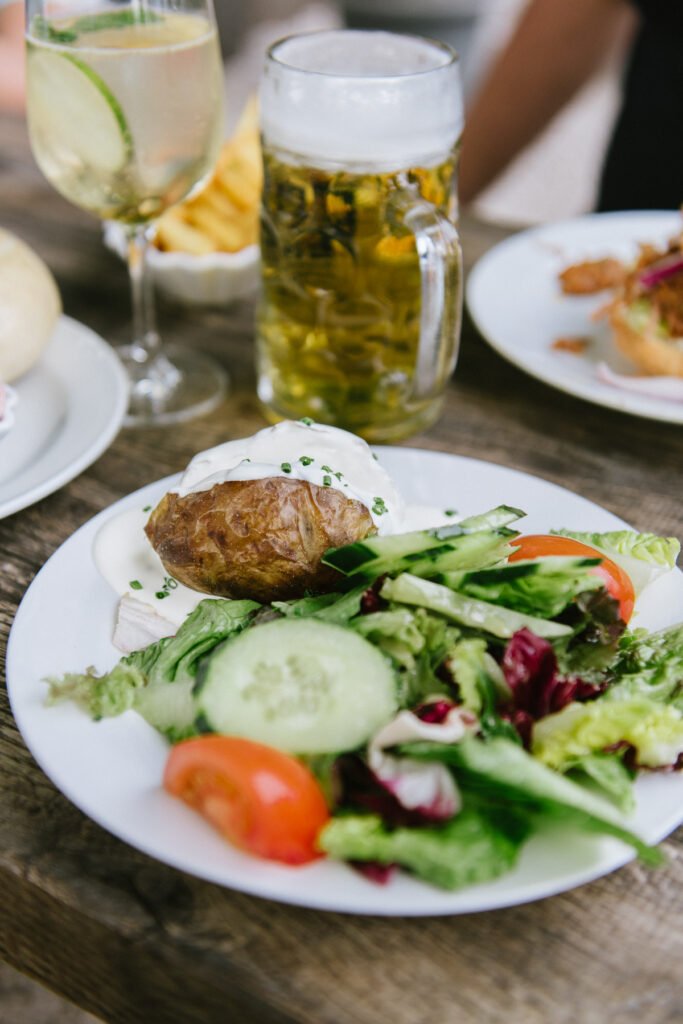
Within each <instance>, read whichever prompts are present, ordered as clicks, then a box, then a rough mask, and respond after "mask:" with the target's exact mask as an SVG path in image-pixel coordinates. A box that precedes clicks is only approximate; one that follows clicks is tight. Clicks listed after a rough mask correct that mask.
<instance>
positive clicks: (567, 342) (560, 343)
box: [552, 336, 591, 356]
mask: <svg viewBox="0 0 683 1024" xmlns="http://www.w3.org/2000/svg"><path fill="white" fill-rule="evenodd" d="M590 343H591V339H590V338H584V337H580V336H577V337H566V338H556V339H555V341H554V342H553V344H552V347H553V348H554V349H555V351H556V352H571V353H572V354H573V355H577V356H578V355H582V354H583V353H584V352H585V351H586V349H587V348H588V346H589V345H590Z"/></svg>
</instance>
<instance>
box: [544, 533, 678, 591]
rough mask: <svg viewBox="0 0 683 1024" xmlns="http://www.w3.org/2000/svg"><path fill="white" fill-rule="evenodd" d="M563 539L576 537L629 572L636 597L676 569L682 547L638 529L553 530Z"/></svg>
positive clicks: (671, 539)
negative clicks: (590, 531) (665, 574)
mask: <svg viewBox="0 0 683 1024" xmlns="http://www.w3.org/2000/svg"><path fill="white" fill-rule="evenodd" d="M552 532H553V533H554V534H556V535H557V536H560V537H573V538H574V540H579V541H581V542H582V543H583V544H589V545H590V546H591V547H593V548H597V549H598V551H601V552H602V553H603V555H607V557H608V558H611V559H612V561H613V562H616V563H617V565H619V566H621V568H622V569H623V570H624V571H625V572H626V573H628V575H629V576H630V578H631V582H632V583H633V589H634V590H635V592H636V596H637V595H638V594H640V593H642V591H643V590H644V589H645V587H646V586H647V585H648V584H649V583H652V581H653V580H655V579H657V577H658V576H661V575H663V573H665V572H668V571H669V569H673V567H674V566H675V564H676V559H677V558H678V555H679V552H680V550H681V545H680V543H679V541H678V540H676V538H675V537H658V536H657V535H656V534H654V533H637V532H636V531H635V530H610V531H608V532H607V533H576V532H573V531H571V530H553V531H552Z"/></svg>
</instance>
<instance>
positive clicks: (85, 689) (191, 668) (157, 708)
mask: <svg viewBox="0 0 683 1024" xmlns="http://www.w3.org/2000/svg"><path fill="white" fill-rule="evenodd" d="M260 607H261V606H260V605H259V604H257V602H256V601H222V600H206V601H201V602H200V603H199V604H198V605H197V607H196V608H195V610H194V611H193V612H192V613H191V614H190V615H188V617H187V618H186V619H185V621H184V622H183V624H182V625H181V626H180V628H179V629H178V632H177V633H176V635H175V636H173V637H164V638H163V639H162V640H157V641H155V643H153V644H150V645H149V647H145V648H143V650H140V651H133V653H132V654H128V655H126V656H125V657H124V658H121V660H120V661H119V662H118V664H116V665H115V666H114V668H113V669H112V670H111V672H106V673H105V674H104V675H102V676H98V675H97V674H96V672H95V671H94V669H88V671H87V672H85V673H82V674H75V673H68V674H67V675H65V676H62V678H61V679H48V680H47V682H48V684H49V691H48V697H47V703H48V704H55V703H58V702H60V701H65V700H70V701H74V702H75V703H77V704H79V705H80V706H81V707H82V708H83V709H84V710H85V711H86V712H87V713H88V714H89V715H90V716H91V718H94V719H96V720H97V719H101V718H109V717H113V716H116V715H120V714H122V713H123V712H124V711H128V710H129V709H130V708H134V709H135V710H136V711H138V712H139V713H140V714H141V715H142V716H143V718H146V719H147V721H148V722H149V723H150V725H153V726H154V727H155V728H156V729H159V731H161V732H163V733H164V734H165V735H167V736H168V737H169V738H170V739H172V740H174V741H175V740H178V739H180V738H182V737H184V736H187V735H191V734H192V733H193V732H194V728H193V724H194V718H195V708H194V702H193V699H192V689H193V687H194V683H195V677H196V674H197V668H198V666H199V663H200V661H201V660H202V659H203V658H204V657H205V656H206V655H207V654H208V653H209V652H210V651H212V650H213V649H214V647H216V646H217V645H218V644H219V643H222V642H223V641H224V640H227V639H229V638H230V637H231V636H233V635H234V634H235V633H239V632H240V631H241V630H242V629H244V628H245V627H246V626H247V625H249V623H250V622H251V620H252V618H253V616H254V614H255V613H256V612H257V611H258V609H259V608H260ZM169 684H170V685H169Z"/></svg>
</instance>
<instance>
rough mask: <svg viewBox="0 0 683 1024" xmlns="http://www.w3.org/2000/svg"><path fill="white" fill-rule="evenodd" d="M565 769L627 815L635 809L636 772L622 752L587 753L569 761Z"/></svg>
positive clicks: (574, 778)
mask: <svg viewBox="0 0 683 1024" xmlns="http://www.w3.org/2000/svg"><path fill="white" fill-rule="evenodd" d="M565 770H566V772H567V775H568V776H569V778H570V779H572V780H573V781H574V782H576V783H578V785H580V786H586V787H587V788H588V789H590V790H592V791H595V792H597V793H598V795H600V796H604V797H607V799H608V800H611V802H612V803H613V804H614V805H615V806H616V807H618V808H619V810H620V811H622V813H623V814H631V813H632V812H633V811H634V810H635V803H636V801H635V797H634V795H633V772H630V771H629V770H628V768H627V767H626V765H625V764H624V762H623V760H622V756H621V752H615V753H613V754H584V756H583V757H576V758H574V760H573V761H569V762H568V763H567V764H566V765H565Z"/></svg>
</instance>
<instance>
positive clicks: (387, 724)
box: [49, 506, 683, 889]
mask: <svg viewBox="0 0 683 1024" xmlns="http://www.w3.org/2000/svg"><path fill="white" fill-rule="evenodd" d="M523 515H524V513H523V512H521V511H520V510H518V509H514V508H510V507H507V506H501V507H499V508H496V509H493V510H491V511H490V512H487V513H485V514H483V515H478V516H473V517H470V518H468V519H465V520H463V521H461V522H458V523H453V524H449V525H448V526H444V527H440V528H436V529H431V530H423V531H418V532H415V533H407V534H402V535H398V536H385V537H372V538H368V539H366V540H363V541H361V542H358V543H355V544H351V545H348V546H347V547H344V548H338V549H334V550H331V551H328V552H327V554H326V556H325V559H324V561H325V563H326V564H327V565H330V566H332V567H334V568H335V569H336V570H337V571H338V573H339V586H338V587H337V588H336V590H335V591H334V592H332V593H327V594H323V595H315V596H308V597H304V598H302V599H300V600H296V601H286V602H274V603H273V604H271V605H262V604H258V603H257V602H255V601H248V600H239V601H237V600H234V601H233V600H225V599H206V600H203V601H202V602H201V603H200V604H199V605H198V607H197V608H196V610H195V611H194V612H192V614H190V615H189V617H188V618H187V619H186V621H185V622H184V623H183V624H182V626H181V627H180V628H179V629H178V631H177V633H176V634H175V635H174V636H170V637H164V638H162V639H160V640H158V641H156V642H154V643H152V644H150V645H149V646H148V647H146V648H145V649H143V650H139V651H135V652H134V653H132V654H129V655H126V656H124V657H122V658H121V660H120V661H119V662H118V664H116V665H115V666H114V668H113V669H112V670H111V671H110V672H108V673H107V674H105V675H103V676H98V675H97V674H96V673H95V672H94V671H93V670H90V671H88V672H86V673H84V674H71V675H66V676H64V677H63V678H61V679H56V680H51V681H50V695H49V699H50V700H51V701H60V700H73V701H77V702H78V703H79V704H80V705H81V706H82V707H83V708H85V709H86V710H87V712H88V713H89V714H90V715H91V716H92V717H93V718H94V719H100V718H104V717H109V716H113V715H119V714H121V713H122V712H124V711H127V710H129V709H134V710H135V711H137V712H138V713H139V714H141V715H142V716H144V718H145V719H146V720H147V721H148V722H149V723H150V725H151V726H153V727H154V728H155V729H157V730H159V731H160V732H161V733H163V734H164V736H166V737H167V739H168V740H169V741H170V743H171V744H172V749H171V753H170V756H169V763H168V768H167V772H166V777H165V784H166V787H167V789H168V790H169V791H170V792H172V793H175V794H176V795H178V796H180V797H181V798H183V799H185V800H186V801H187V802H188V803H190V804H192V805H193V806H196V807H198V808H199V809H200V810H202V811H203V812H204V813H205V814H206V815H207V817H209V818H210V819H211V820H212V821H213V823H214V824H217V825H218V826H219V827H220V828H221V829H222V830H223V831H224V833H225V834H226V835H227V836H228V837H229V838H230V839H231V840H232V841H234V842H235V843H237V844H238V845H239V846H241V847H242V848H243V849H246V850H248V851H250V852H252V853H257V854H259V855H262V856H266V857H274V858H276V859H278V860H282V861H285V862H287V863H292V864H294V863H304V862H306V861H308V860H311V859H314V858H316V857H319V856H321V855H327V856H331V857H334V858H339V859H341V860H344V861H347V862H349V863H350V864H352V865H353V866H354V867H356V868H357V869H358V870H360V871H362V872H363V873H364V874H365V875H367V876H368V877H369V878H371V879H373V880H375V881H378V882H385V881H387V880H388V878H389V877H390V876H391V874H392V872H394V871H395V870H397V869H398V868H402V869H405V870H407V871H410V872H412V873H413V874H414V875H416V876H418V877H420V878H421V879H423V880H425V881H426V882H429V883H432V884H433V885H436V886H440V887H443V888H445V889H457V888H460V887H462V886H465V885H468V884H471V883H476V882H484V881H487V880H490V879H493V878H495V877H497V876H499V875H501V874H503V873H504V872H506V871H508V870H510V869H511V868H512V867H513V866H514V864H515V862H516V859H517V857H518V855H519V852H520V849H521V847H522V846H523V844H524V843H525V842H526V840H527V839H528V838H529V837H530V836H532V835H533V834H534V833H536V832H538V831H539V830H542V829H546V828H547V827H548V826H550V827H551V828H555V827H557V826H559V825H561V826H562V827H566V826H569V827H570V828H573V829H575V830H576V831H577V832H578V831H582V832H590V833H598V834H602V835H606V836H613V837H617V838H618V839H619V840H621V841H622V842H624V843H626V844H629V845H630V846H631V847H633V848H634V849H635V850H636V851H637V853H638V854H639V856H640V857H641V858H642V859H643V860H644V861H645V862H648V863H656V862H657V861H658V860H659V859H660V858H659V854H658V853H657V851H655V850H653V849H651V848H650V847H648V846H647V845H646V844H645V843H644V842H642V841H641V840H640V839H639V838H638V837H637V836H636V835H635V834H633V833H632V832H631V831H630V830H629V829H628V827H627V825H625V824H624V820H625V817H627V816H628V814H629V812H630V811H632V809H633V807H634V795H633V782H634V779H635V777H636V775H637V773H638V772H639V771H670V770H675V769H678V768H681V767H683V625H678V626H674V627H671V628H667V629H664V630H662V631H660V632H656V633H647V632H645V631H644V630H642V629H630V628H629V626H628V620H629V619H630V616H631V612H632V610H633V606H634V601H635V600H636V599H637V596H638V593H639V592H640V591H641V590H642V589H643V588H644V587H645V586H646V585H648V583H649V582H650V581H651V580H652V579H653V578H654V577H655V576H657V575H659V574H661V573H663V572H666V571H668V570H670V569H672V568H673V566H674V564H675V561H676V557H677V555H678V551H679V544H678V542H677V541H676V540H673V539H671V538H661V537H656V536H654V535H651V534H638V533H633V532H631V531H618V532H612V533H602V534H569V533H562V532H561V531H560V532H558V533H557V534H548V535H532V536H522V535H520V533H519V532H518V531H517V529H516V525H517V523H518V521H519V520H520V519H521V518H522V516H523Z"/></svg>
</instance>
